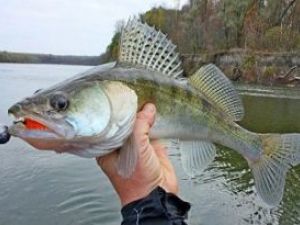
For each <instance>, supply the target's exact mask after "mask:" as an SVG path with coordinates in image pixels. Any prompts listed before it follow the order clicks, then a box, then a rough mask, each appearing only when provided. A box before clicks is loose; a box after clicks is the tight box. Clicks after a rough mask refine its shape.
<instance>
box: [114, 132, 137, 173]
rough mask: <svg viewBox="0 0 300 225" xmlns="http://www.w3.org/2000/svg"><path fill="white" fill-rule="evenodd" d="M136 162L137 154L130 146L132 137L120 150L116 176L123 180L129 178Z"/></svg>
mask: <svg viewBox="0 0 300 225" xmlns="http://www.w3.org/2000/svg"><path fill="white" fill-rule="evenodd" d="M137 160H138V152H137V151H136V150H135V148H134V147H133V146H132V136H130V137H129V138H128V139H127V141H126V142H125V144H124V145H123V147H122V148H121V149H120V153H119V160H118V164H117V170H118V174H119V175H120V176H122V177H123V178H129V177H131V175H132V174H133V172H134V169H135V167H136V164H137Z"/></svg>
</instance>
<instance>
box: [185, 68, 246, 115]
mask: <svg viewBox="0 0 300 225" xmlns="http://www.w3.org/2000/svg"><path fill="white" fill-rule="evenodd" d="M189 82H190V84H191V86H193V87H194V88H195V89H196V90H198V91H200V92H201V93H202V94H203V95H204V96H205V97H206V98H207V100H208V101H209V102H210V103H212V104H213V105H215V106H216V107H217V108H219V109H220V110H222V111H223V112H225V113H226V114H227V115H228V117H229V118H230V119H232V120H233V121H240V120H242V119H243V116H244V107H243V103H242V100H241V98H240V96H239V94H238V92H237V91H236V89H235V88H234V86H233V85H232V83H231V81H230V80H229V79H228V78H227V77H226V76H225V75H224V74H223V72H222V71H221V70H220V69H219V68H218V67H216V66H215V65H214V64H208V65H205V66H202V67H201V68H200V69H199V70H198V71H197V72H196V73H195V74H194V75H192V76H191V77H190V78H189Z"/></svg>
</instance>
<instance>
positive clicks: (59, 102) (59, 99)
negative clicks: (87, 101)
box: [50, 94, 69, 111]
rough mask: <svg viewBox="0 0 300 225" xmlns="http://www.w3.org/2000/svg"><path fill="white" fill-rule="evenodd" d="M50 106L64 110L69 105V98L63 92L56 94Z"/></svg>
mask: <svg viewBox="0 0 300 225" xmlns="http://www.w3.org/2000/svg"><path fill="white" fill-rule="evenodd" d="M50 106H51V107H52V108H53V109H55V110H57V111H64V110H66V109H67V108H68V106H69V100H68V99H67V97H66V96H64V95H62V94H55V95H53V96H52V97H51V99H50Z"/></svg>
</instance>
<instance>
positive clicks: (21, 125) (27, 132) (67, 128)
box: [9, 114, 75, 140]
mask: <svg viewBox="0 0 300 225" xmlns="http://www.w3.org/2000/svg"><path fill="white" fill-rule="evenodd" d="M11 115H12V116H13V117H14V121H13V125H12V126H10V127H9V133H10V134H11V135H13V136H16V137H20V138H23V139H50V140H52V139H64V140H66V139H71V138H73V137H74V136H75V132H74V129H73V127H72V126H71V125H70V124H69V123H67V122H66V121H64V120H63V119H61V120H59V121H58V120H57V121H54V120H53V119H44V118H41V117H39V116H36V115H22V116H18V115H14V114H11Z"/></svg>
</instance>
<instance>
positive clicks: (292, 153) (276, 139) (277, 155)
mask: <svg viewBox="0 0 300 225" xmlns="http://www.w3.org/2000/svg"><path fill="white" fill-rule="evenodd" d="M259 136H260V139H261V143H262V154H261V156H260V158H259V159H258V160H256V161H248V163H249V166H250V168H251V169H252V173H253V176H254V182H255V187H256V190H257V193H258V194H259V196H260V197H261V198H262V200H264V202H266V203H267V204H268V205H270V206H276V205H278V204H279V203H280V201H281V199H282V196H283V191H284V185H285V177H286V173H287V171H288V170H289V168H290V167H291V166H295V165H297V164H299V163H300V134H283V135H280V134H260V135H259Z"/></svg>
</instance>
